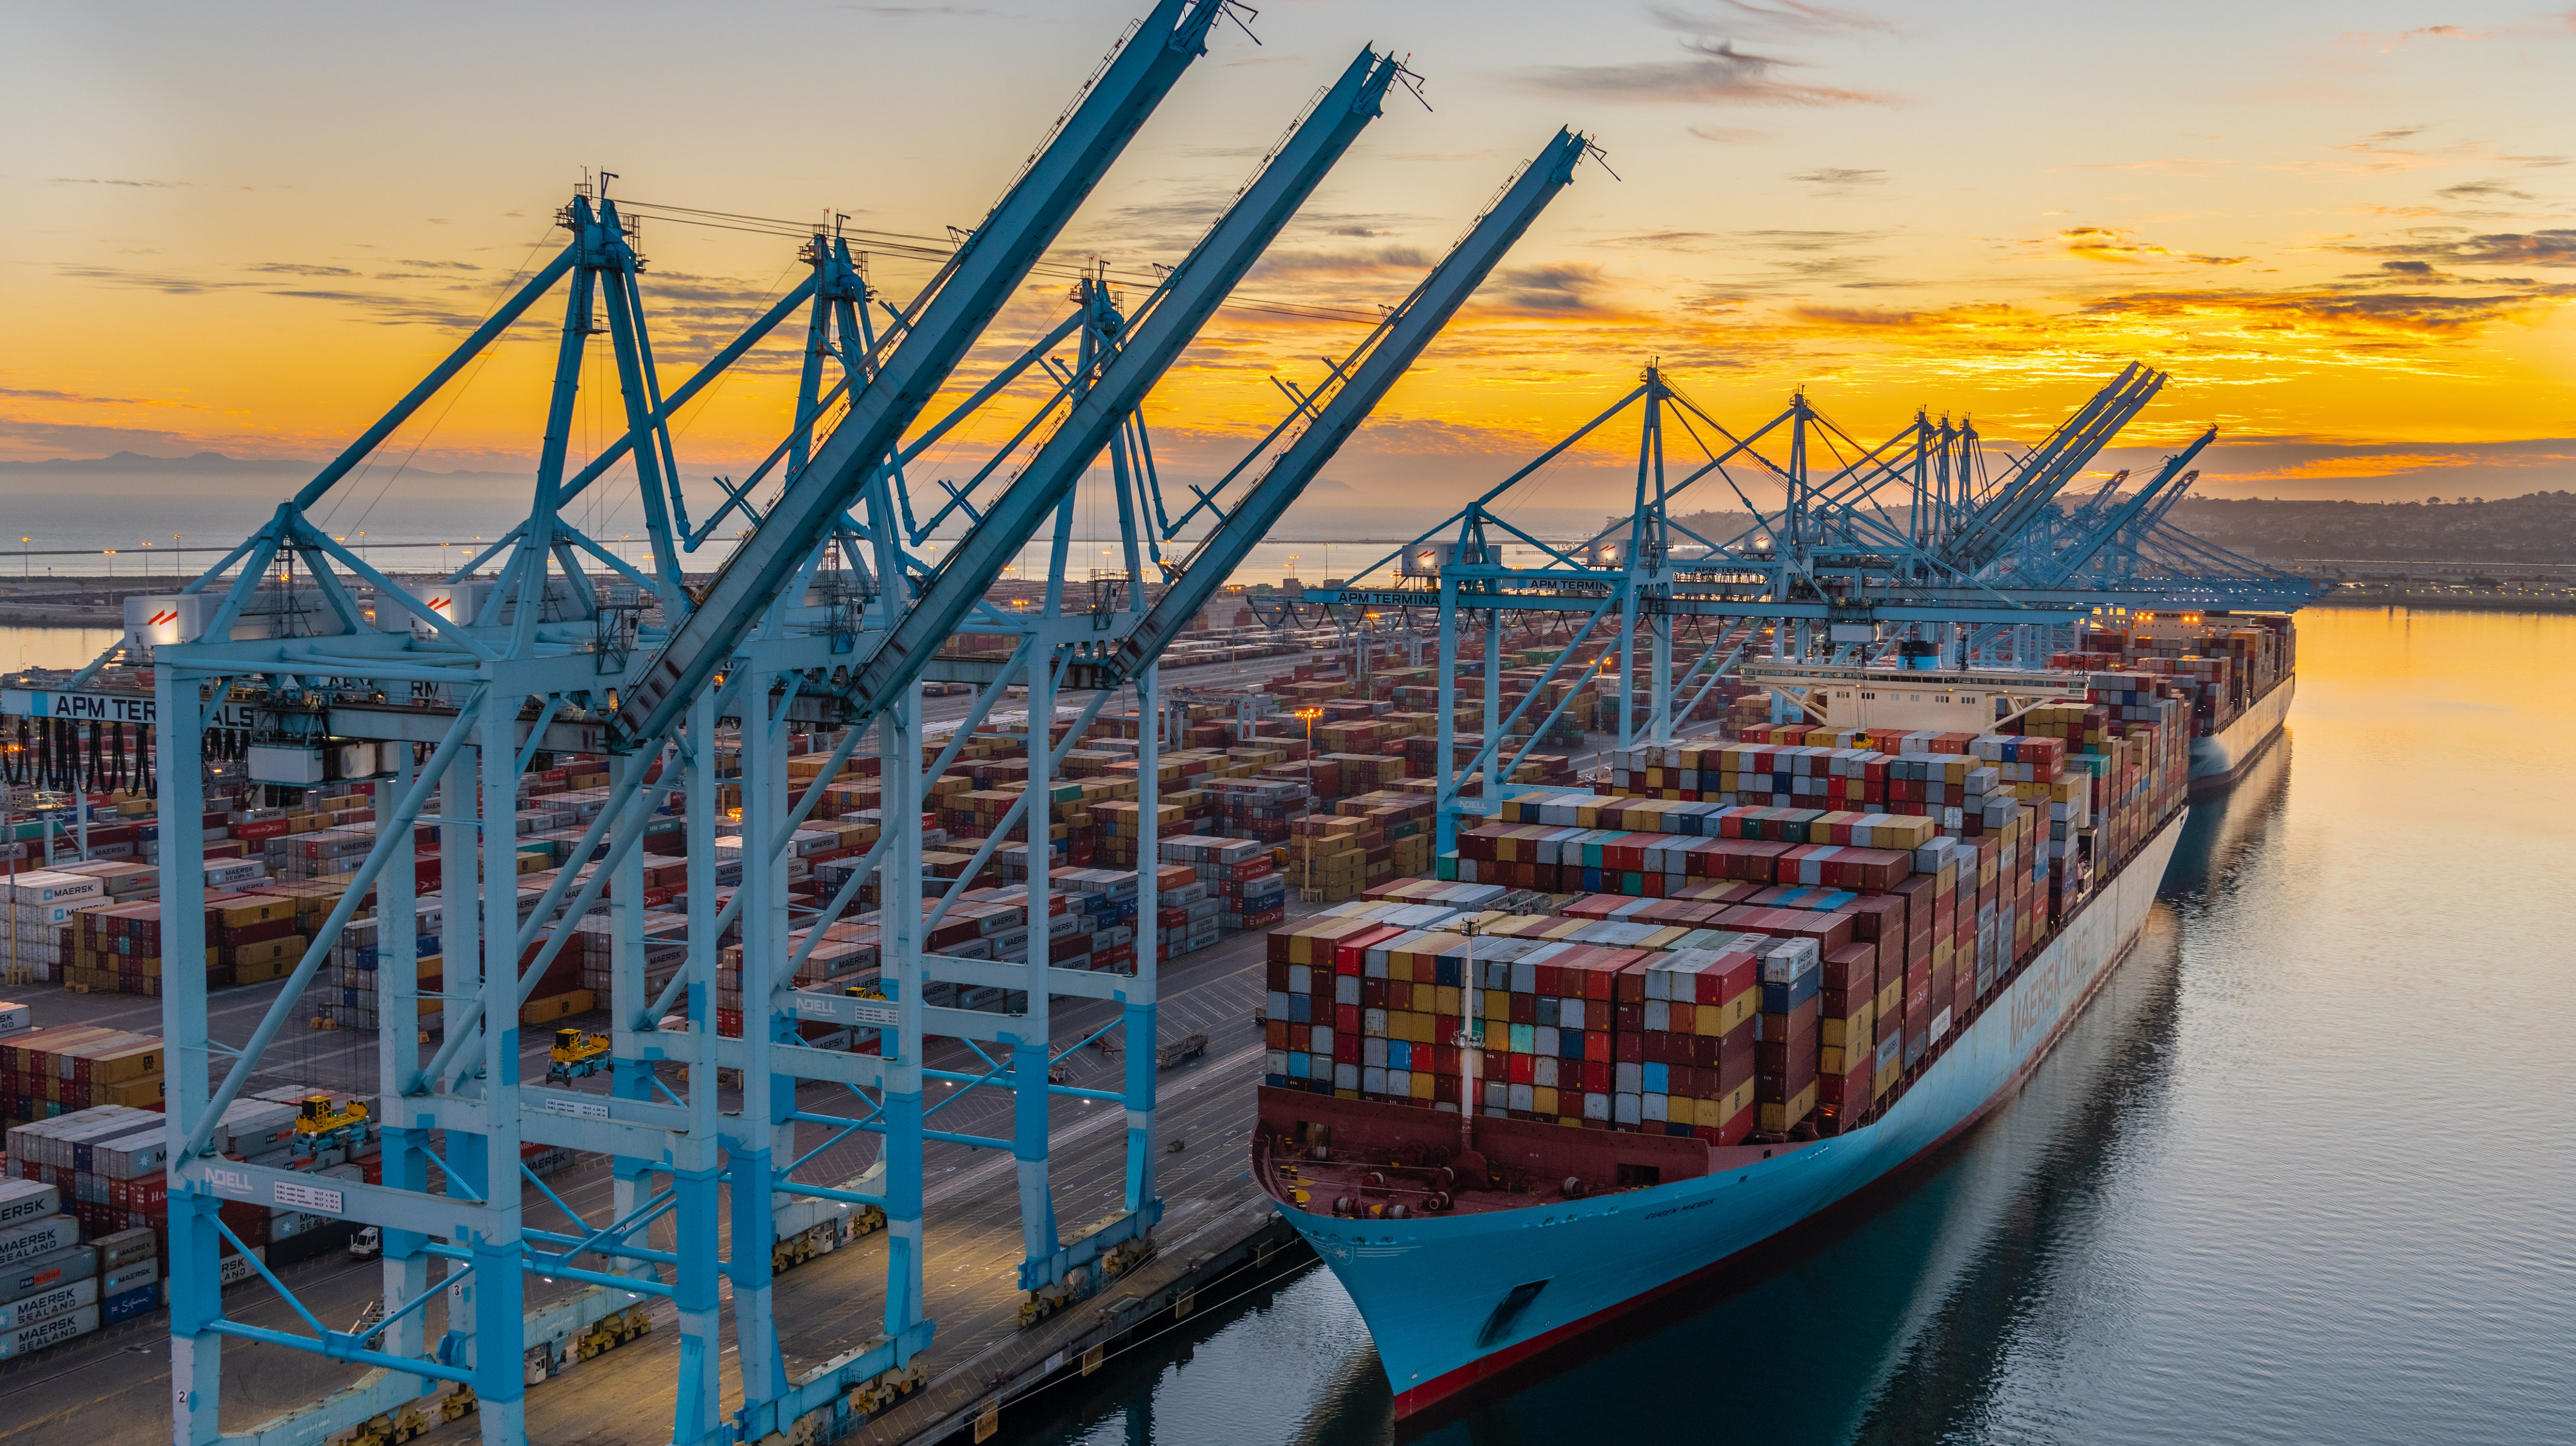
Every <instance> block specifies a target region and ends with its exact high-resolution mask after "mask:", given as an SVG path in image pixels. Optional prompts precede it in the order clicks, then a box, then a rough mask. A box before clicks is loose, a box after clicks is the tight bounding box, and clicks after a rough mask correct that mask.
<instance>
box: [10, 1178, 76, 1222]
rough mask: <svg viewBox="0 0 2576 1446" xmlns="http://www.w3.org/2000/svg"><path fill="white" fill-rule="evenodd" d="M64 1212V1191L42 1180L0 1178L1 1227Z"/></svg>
mask: <svg viewBox="0 0 2576 1446" xmlns="http://www.w3.org/2000/svg"><path fill="white" fill-rule="evenodd" d="M61 1213H62V1192H61V1191H59V1190H56V1189H55V1188H54V1187H53V1186H51V1185H48V1184H46V1183H44V1182H43V1181H41V1180H0V1229H6V1228H8V1227H9V1226H12V1225H24V1224H26V1223H27V1222H28V1221H30V1220H42V1219H45V1218H46V1217H48V1216H52V1215H59V1214H61Z"/></svg>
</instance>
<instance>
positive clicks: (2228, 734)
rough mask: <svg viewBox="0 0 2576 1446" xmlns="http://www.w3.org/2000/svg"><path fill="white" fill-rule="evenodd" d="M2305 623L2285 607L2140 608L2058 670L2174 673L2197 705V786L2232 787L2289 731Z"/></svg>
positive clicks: (2053, 660) (2058, 659)
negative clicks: (2272, 609)
mask: <svg viewBox="0 0 2576 1446" xmlns="http://www.w3.org/2000/svg"><path fill="white" fill-rule="evenodd" d="M2298 642H2299V637H2298V628H2297V625H2296V624H2295V623H2294V622H2293V621H2292V619H2291V618H2290V616H2289V615H2288V614H2285V613H2226V612H2181V613H2140V614H2137V615H2136V616H2135V617H2133V618H2132V619H2131V620H2130V622H2129V624H2128V625H2127V627H2125V628H2123V629H2116V630H2114V629H2105V630H2097V631H2095V632H2092V633H2089V634H2087V635H2086V637H2085V647H2086V649H2087V651H2084V652H2080V653H2058V654H2055V655H2053V656H2052V657H2050V659H2049V666H2050V667H2051V668H2066V669H2082V670H2086V671H2094V670H2118V669H2126V670H2128V671H2132V672H2144V673H2152V674H2156V675H2159V676H2162V677H2166V678H2170V679H2171V680H2173V683H2174V685H2175V687H2176V689H2177V690H2178V691H2179V692H2180V693H2181V694H2182V696H2183V697H2184V698H2185V699H2186V700H2187V701H2188V702H2189V703H2190V704H2191V724H2192V737H2191V791H2192V792H2193V793H2195V794H2208V793H2212V792H2215V791H2216V790H2219V789H2223V788H2226V787H2227V786H2228V785H2230V784H2232V783H2234V782H2235V781H2236V780H2237V778H2238V777H2240V776H2241V775H2242V774H2243V773H2244V772H2245V767H2246V765H2247V764H2249V763H2252V762H2253V761H2254V760H2255V759H2256V758H2257V757H2259V756H2260V755H2261V754H2262V753H2263V751H2264V750H2265V749H2267V748H2270V747H2271V746H2272V744H2273V743H2274V741H2275V740H2277V739H2279V738H2280V736H2281V730H2282V728H2283V727H2284V726H2285V725H2286V724H2287V723H2288V722H2289V718H2290V699H2291V697H2292V696H2293V695H2294V694H2295V693H2296V692H2297V691H2298V689H2297V686H2296V683H2297V680H2296V676H2295V674H2296V669H2297V662H2298Z"/></svg>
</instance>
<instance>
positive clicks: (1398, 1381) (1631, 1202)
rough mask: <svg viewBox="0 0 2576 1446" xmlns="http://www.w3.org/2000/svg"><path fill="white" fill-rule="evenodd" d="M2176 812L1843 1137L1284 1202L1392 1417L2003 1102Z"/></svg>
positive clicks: (2176, 827) (2108, 959) (2128, 918)
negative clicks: (1466, 1185)
mask: <svg viewBox="0 0 2576 1446" xmlns="http://www.w3.org/2000/svg"><path fill="white" fill-rule="evenodd" d="M2280 691H2286V690H2280ZM2284 702H2285V703H2286V699H2285V700H2284ZM2183 817H2184V816H2183V815H2182V814H2180V813H2177V814H2176V815H2175V816H2174V817H2173V818H2172V819H2171V820H2170V821H2168V822H2167V823H2166V825H2165V826H2164V828H2162V829H2160V830H2159V831H2158V832H2157V833H2156V834H2155V836H2154V837H2153V838H2152V839H2150V840H2149V841H2148V843H2147V844H2146V846H2145V847H2143V848H2141V849H2140V850H2139V851H2138V853H2137V854H2136V855H2135V856H2134V857H2133V858H2131V860H2130V861H2129V864H2128V866H2127V867H2126V868H2123V869H2122V870H2120V872H2119V873H2118V874H2117V875H2114V876H2113V877H2112V878H2110V879H2109V880H2108V881H2107V882H2106V883H2105V884H2103V886H2102V887H2100V888H2099V889H2097V890H2096V891H2095V893H2094V895H2093V897H2092V898H2091V899H2090V900H2089V901H2087V903H2086V904H2085V905H2084V907H2083V908H2082V909H2080V910H2079V911H2078V913H2077V914H2076V916H2075V918H2074V919H2073V920H2072V921H2071V922H2070V923H2069V924H2068V925H2067V927H2065V928H2064V929H2063V930H2061V931H2060V933H2059V934H2058V936H2057V937H2056V938H2055V939H2054V940H2052V941H2051V942H2050V943H2049V944H2048V945H2047V946H2046V947H2045V948H2043V949H2042V950H2041V951H2040V953H2039V955H2038V956H2037V957H2036V958H2035V959H2034V960H2033V961H2032V962H2031V964H2030V965H2029V967H2027V968H2025V969H2023V970H2022V971H2021V972H2020V973H2019V974H2018V975H2016V976H2015V977H2014V978H2013V980H2012V982H2011V983H2009V984H2007V985H2004V986H2003V987H2002V988H2001V989H2000V990H1999V991H1998V993H1997V994H1996V995H1994V996H1991V997H1990V1002H1989V1003H1988V1004H1987V1006H1986V1007H1985V1008H1984V1009H1983V1010H1982V1011H1981V1012H1979V1013H1978V1014H1977V1015H1976V1017H1975V1018H1974V1019H1973V1020H1972V1021H1971V1022H1970V1024H1969V1025H1968V1027H1967V1028H1966V1029H1965V1030H1964V1031H1963V1032H1961V1033H1960V1034H1959V1035H1958V1036H1957V1037H1956V1038H1955V1039H1954V1040H1953V1042H1951V1044H1950V1045H1949V1047H1948V1049H1947V1051H1946V1052H1945V1053H1943V1054H1942V1055H1940V1057H1939V1058H1937V1059H1936V1060H1935V1061H1934V1062H1933V1063H1932V1064H1931V1065H1930V1066H1929V1067H1928V1068H1927V1069H1925V1071H1924V1072H1923V1074H1922V1075H1921V1076H1919V1077H1918V1078H1916V1079H1915V1081H1914V1082H1913V1084H1912V1085H1911V1086H1910V1087H1909V1088H1908V1089H1907V1090H1906V1092H1905V1093H1904V1095H1903V1096H1902V1097H1901V1098H1899V1099H1898V1100H1897V1101H1896V1102H1895V1104H1894V1105H1892V1106H1890V1107H1889V1108H1888V1110H1887V1111H1886V1113H1885V1114H1883V1115H1882V1116H1881V1117H1880V1118H1879V1119H1877V1120H1876V1121H1874V1122H1872V1123H1871V1124H1869V1125H1867V1126H1865V1127H1863V1128H1861V1129H1858V1130H1855V1131H1853V1132H1852V1133H1850V1134H1846V1135H1840V1136H1836V1137H1832V1138H1828V1139H1820V1140H1814V1141H1808V1142H1803V1143H1795V1144H1786V1145H1779V1146H1772V1147H1767V1148H1765V1147H1747V1146H1737V1147H1730V1148H1724V1149H1718V1150H1713V1151H1712V1156H1713V1158H1712V1161H1711V1164H1712V1173H1710V1174H1708V1175H1705V1176H1700V1177H1697V1178H1693V1179H1687V1180H1680V1181H1676V1182H1674V1183H1672V1184H1668V1185H1661V1186H1654V1187H1649V1188H1645V1189H1638V1190H1627V1191H1622V1192H1619V1193H1616V1194H1610V1195H1602V1196H1594V1197H1591V1198H1587V1199H1581V1200H1574V1201H1559V1202H1555V1203H1552V1204H1547V1205H1534V1206H1531V1207H1528V1208H1523V1209H1505V1210H1493V1211H1486V1212H1481V1213H1467V1214H1452V1215H1438V1216H1417V1217H1414V1218H1409V1219H1402V1220H1362V1219H1337V1218H1334V1217H1332V1216H1330V1215H1325V1214H1310V1213H1308V1212H1307V1211H1305V1210H1303V1209H1300V1208H1297V1207H1296V1206H1294V1205H1288V1206H1285V1207H1283V1210H1282V1213H1283V1214H1284V1215H1285V1216H1286V1218H1287V1219H1288V1220H1289V1222H1290V1223H1291V1224H1292V1225H1294V1226H1295V1227H1296V1228H1297V1230H1298V1231H1299V1232H1300V1233H1302V1234H1303V1235H1304V1236H1305V1238H1306V1240H1307V1242H1308V1243H1309V1244H1311V1245H1312V1246H1313V1247H1314V1248H1315V1251H1316V1253H1317V1254H1318V1255H1320V1256H1321V1257H1322V1258H1323V1260H1324V1263H1325V1264H1326V1265H1327V1266H1328V1267H1330V1268H1331V1270H1332V1271H1333V1273H1334V1275H1335V1276H1337V1277H1339V1278H1340V1280H1341V1282H1342V1285H1343V1287H1344V1288H1345V1289H1346V1290H1348V1291H1349V1292H1350V1295H1351V1299H1352V1300H1353V1301H1354V1302H1356V1303H1357V1304H1358V1306H1359V1308H1360V1314H1361V1315H1362V1317H1363V1318H1365V1319H1366V1320H1367V1322H1368V1326H1369V1332H1370V1334H1371V1335H1372V1336H1373V1337H1374V1338H1375V1340H1376V1343H1377V1350H1378V1358H1379V1360H1380V1361H1381V1362H1382V1363H1383V1365H1384V1366H1385V1368H1386V1373H1387V1378H1388V1381H1389V1384H1390V1385H1391V1386H1392V1387H1393V1388H1394V1392H1395V1408H1396V1414H1397V1415H1399V1416H1406V1415H1411V1414H1413V1413H1415V1412H1417V1411H1420V1410H1422V1409H1424V1408H1426V1407H1428V1406H1431V1405H1433V1404H1434V1403H1436V1402H1438V1401H1440V1400H1442V1399H1444V1398H1446V1397H1449V1396H1452V1395H1455V1394H1457V1393H1459V1392H1462V1391H1467V1390H1470V1389H1472V1388H1474V1387H1476V1386H1478V1385H1479V1384H1480V1383H1482V1382H1485V1381H1487V1380H1489V1379H1491V1378H1492V1377H1494V1376H1495V1375H1497V1374H1498V1373H1500V1372H1502V1371H1504V1370H1506V1369H1508V1368H1509V1367H1511V1366H1512V1365H1514V1364H1515V1363H1517V1362H1520V1361H1523V1360H1526V1359H1528V1358H1530V1357H1531V1356H1534V1355H1537V1354H1539V1353H1540V1352H1543V1351H1545V1350H1547V1349H1549V1348H1550V1347H1553V1346H1555V1345H1558V1344H1560V1343H1562V1342H1564V1341H1566V1340H1568V1339H1570V1338H1572V1337H1574V1336H1576V1335H1578V1334H1580V1333H1582V1332H1584V1331H1586V1330H1588V1329H1590V1328H1592V1327H1594V1326H1598V1325H1601V1324H1604V1323H1606V1322H1607V1321H1609V1320H1611V1319H1612V1318H1614V1317H1616V1316H1618V1315H1620V1314H1622V1313H1623V1312H1626V1311H1628V1310H1631V1309H1633V1308H1635V1307H1637V1306H1640V1305H1643V1304H1645V1303H1647V1302H1649V1301H1652V1300H1656V1299H1658V1298H1660V1297H1664V1296H1667V1295H1671V1294H1674V1293H1676V1292H1678V1291H1681V1290H1684V1289H1686V1288H1688V1287H1690V1286H1692V1285H1693V1284H1695V1283H1697V1282H1700V1281H1703V1280H1705V1279H1706V1278H1707V1277H1708V1276H1710V1275H1712V1274H1714V1273H1715V1272H1717V1271H1718V1270H1719V1269H1720V1268H1721V1267H1723V1266H1725V1265H1727V1264H1728V1263H1729V1262H1730V1261H1731V1260H1733V1259H1734V1258H1735V1257H1737V1256H1739V1255H1741V1254H1743V1253H1744V1252H1746V1251H1748V1250H1751V1249H1753V1248H1755V1247H1757V1246H1759V1245H1761V1244H1762V1243H1763V1242H1764V1241H1766V1240H1768V1239H1770V1238H1771V1237H1773V1236H1775V1235H1777V1234H1779V1233H1780V1232H1781V1231H1783V1230H1786V1229H1788V1228H1789V1227H1791V1226H1793V1225H1796V1224H1797V1223H1798V1222H1800V1221H1802V1220H1804V1219H1806V1218H1807V1217H1809V1216H1811V1215H1814V1214H1815V1213H1817V1212H1818V1211H1820V1210H1823V1209H1825V1208H1826V1207H1828V1206H1830V1205H1833V1204H1835V1203H1836V1202H1838V1201H1841V1200H1844V1199H1846V1198H1848V1197H1850V1196H1852V1195H1853V1194H1855V1193H1856V1192H1858V1191H1860V1190H1862V1189H1864V1188H1865V1187H1867V1186H1868V1185H1870V1184H1871V1183H1873V1182H1875V1181H1877V1180H1880V1179H1881V1178H1883V1177H1885V1176H1886V1175H1888V1174H1889V1172H1891V1171H1894V1170H1896V1169H1898V1168H1899V1167H1901V1166H1903V1165H1904V1164H1905V1163H1906V1162H1908V1161H1910V1160H1912V1159H1914V1158H1915V1157H1917V1156H1919V1155H1921V1154H1923V1153H1924V1152H1925V1151H1927V1150H1931V1149H1934V1148H1936V1147H1938V1146H1939V1145H1941V1144H1942V1143H1943V1142H1944V1141H1947V1140H1948V1139H1950V1138H1951V1137H1952V1136H1954V1135H1956V1134H1958V1133H1959V1132H1960V1131H1962V1130H1964V1129H1966V1128H1967V1127H1968V1126H1969V1125H1970V1124H1973V1123H1974V1122H1975V1121H1976V1120H1977V1119H1978V1118H1979V1117H1980V1116H1982V1115H1984V1114H1985V1113H1986V1112H1987V1111H1988V1110H1991V1109H1993V1108H1994V1107H1995V1106H1996V1105H1998V1104H2000V1103H2002V1102H2003V1101H2004V1100H2005V1099H2006V1098H2008V1097H2009V1096H2010V1095H2011V1093H2012V1091H2013V1088H2014V1087H2015V1085H2017V1084H2018V1083H2019V1082H2020V1081H2021V1079H2022V1078H2023V1077H2024V1076H2026V1075H2027V1074H2028V1073H2029V1072H2030V1071H2031V1069H2032V1068H2033V1067H2035V1066H2036V1065H2037V1064H2038V1062H2039V1061H2040V1059H2041V1058H2043V1057H2044V1056H2045V1055H2046V1054H2047V1052H2048V1050H2049V1048H2050V1047H2051V1046H2052V1045H2054V1044H2055V1043H2056V1042H2057V1039H2058V1037H2059V1035H2060V1034H2062V1033H2063V1032H2064V1030H2065V1028H2066V1026H2067V1024H2068V1023H2069V1022H2071V1021H2072V1020H2073V1019H2074V1017H2075V1015H2076V1012H2077V1011H2078V1010H2080V1009H2081V1008H2082V1007H2083V1005H2084V1003H2085V1001H2086V1000H2087V999H2089V998H2090V997H2091V996H2092V994H2093V991H2094V989H2095V988H2096V987H2097V986H2099V984H2100V983H2101V981H2102V980H2103V979H2104V978H2105V977H2106V976H2108V975H2109V973H2110V972H2111V970H2112V969H2113V968H2114V967H2116V966H2117V965H2118V963H2119V962H2120V960H2121V958H2122V957H2123V956H2124V955H2125V954H2126V953H2127V952H2128V950H2129V948H2130V947H2131V945H2133V944H2134V943H2135V942H2136V941H2137V938H2138V934H2139V932H2140V930H2141V929H2142V928H2143V927H2144V925H2145V923H2146V919H2147V914H2148V910H2149V909H2150V908H2151V907H2152V906H2153V904H2154V902H2155V897H2156V889H2157V886H2158V884H2159V883H2160V882H2161V881H2162V879H2163V878H2164V872H2165V865H2166V862H2167V861H2168V860H2169V859H2170V858H2171V857H2172V855H2173V850H2174V845H2175V843H2176V841H2177V840H2179V839H2180V837H2181V835H2182V827H2183ZM1451 1118H1454V1116H1452V1117H1451ZM1766 1154H1767V1155H1768V1158H1764V1156H1765V1155H1766Z"/></svg>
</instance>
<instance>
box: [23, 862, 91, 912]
mask: <svg viewBox="0 0 2576 1446" xmlns="http://www.w3.org/2000/svg"><path fill="white" fill-rule="evenodd" d="M105 892H106V889H105V888H104V887H102V886H101V885H100V883H99V881H98V880H97V879H94V878H89V877H86V876H84V875H81V874H65V873H57V872H55V871H53V870H51V869H35V870H31V871H28V872H25V873H21V874H19V875H18V876H17V877H16V878H15V879H14V880H12V881H11V882H10V884H9V894H8V897H9V898H10V899H11V900H12V901H14V902H16V903H19V904H21V905H24V904H55V903H77V902H78V901H80V900H82V899H95V898H97V897H98V896H99V895H101V894H103V893H105Z"/></svg>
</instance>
